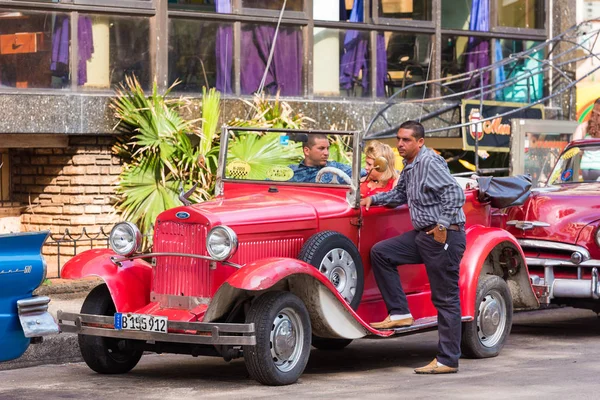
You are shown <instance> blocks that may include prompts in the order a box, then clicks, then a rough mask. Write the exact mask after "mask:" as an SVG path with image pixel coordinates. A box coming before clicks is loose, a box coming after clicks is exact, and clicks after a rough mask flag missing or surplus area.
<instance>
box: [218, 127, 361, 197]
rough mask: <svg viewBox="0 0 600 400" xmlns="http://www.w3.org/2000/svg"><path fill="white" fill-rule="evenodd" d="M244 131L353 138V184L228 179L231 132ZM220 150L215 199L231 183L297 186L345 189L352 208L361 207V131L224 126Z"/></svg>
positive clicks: (222, 193) (221, 194)
mask: <svg viewBox="0 0 600 400" xmlns="http://www.w3.org/2000/svg"><path fill="white" fill-rule="evenodd" d="M235 131H243V132H257V133H259V132H261V133H268V132H277V133H296V134H298V133H306V134H323V135H342V136H352V165H351V168H352V184H351V185H347V184H344V183H342V184H331V183H315V182H286V181H273V182H270V181H259V180H244V181H241V180H236V179H229V178H226V170H225V164H226V159H227V151H228V148H229V139H230V132H235ZM220 144H221V145H220V149H219V159H218V166H217V179H216V184H215V197H221V196H223V195H224V193H225V192H224V184H225V182H229V183H242V184H249V183H250V184H257V185H269V186H274V185H276V186H296V187H322V188H336V189H345V190H347V193H346V200H347V201H348V204H349V205H350V206H351V207H352V208H359V207H360V190H359V188H360V171H361V165H360V162H361V134H360V132H359V131H331V130H319V129H280V128H249V127H235V126H227V125H223V126H222V127H221V141H220Z"/></svg>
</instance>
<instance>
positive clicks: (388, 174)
mask: <svg viewBox="0 0 600 400" xmlns="http://www.w3.org/2000/svg"><path fill="white" fill-rule="evenodd" d="M365 157H366V160H365V162H366V165H365V170H366V171H367V176H366V177H365V178H363V180H362V181H361V183H360V195H361V197H362V198H365V197H368V196H371V195H374V194H376V193H381V192H387V191H389V190H392V188H393V187H394V186H395V185H396V183H397V182H398V178H399V176H400V175H399V174H398V171H396V168H395V164H396V159H395V157H394V151H393V150H392V148H391V147H390V146H388V145H387V144H385V143H381V142H378V141H376V140H374V141H371V142H369V144H368V146H367V148H366V149H365ZM378 157H383V158H385V159H386V161H387V163H388V168H387V169H386V170H385V171H378V170H377V169H375V168H374V166H375V160H376V159H377V158H378Z"/></svg>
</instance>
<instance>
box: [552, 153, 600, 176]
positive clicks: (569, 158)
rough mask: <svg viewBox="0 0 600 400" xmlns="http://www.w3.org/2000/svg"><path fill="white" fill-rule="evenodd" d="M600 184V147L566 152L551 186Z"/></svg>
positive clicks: (555, 170) (561, 157)
mask: <svg viewBox="0 0 600 400" xmlns="http://www.w3.org/2000/svg"><path fill="white" fill-rule="evenodd" d="M583 182H600V145H598V144H596V145H588V146H577V147H571V148H568V149H567V150H565V151H564V152H563V153H562V154H561V156H560V158H559V160H558V162H557V163H556V166H555V167H554V170H553V171H552V174H551V175H550V180H549V184H550V185H560V184H568V183H583Z"/></svg>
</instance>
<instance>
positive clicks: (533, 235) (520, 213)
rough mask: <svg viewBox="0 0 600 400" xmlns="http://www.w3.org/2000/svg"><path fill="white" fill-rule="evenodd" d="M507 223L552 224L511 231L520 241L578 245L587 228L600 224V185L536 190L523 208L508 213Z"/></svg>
mask: <svg viewBox="0 0 600 400" xmlns="http://www.w3.org/2000/svg"><path fill="white" fill-rule="evenodd" d="M508 220H509V221H510V220H513V221H522V222H525V221H527V222H536V221H537V222H541V223H546V224H549V226H536V227H533V229H525V230H524V229H519V228H517V227H515V226H511V227H509V228H508V229H509V231H510V232H511V233H513V234H514V235H515V236H516V237H518V238H529V239H542V240H552V241H559V242H563V243H572V244H575V242H576V241H577V238H578V236H579V233H580V232H581V230H582V229H583V228H584V227H585V226H586V225H589V224H591V223H593V222H595V221H598V220H600V183H581V184H571V185H561V186H551V187H548V188H541V189H535V190H533V191H532V194H531V196H530V197H529V199H528V200H527V201H526V202H525V204H524V205H523V206H521V207H515V208H513V209H512V210H510V211H509V215H508Z"/></svg>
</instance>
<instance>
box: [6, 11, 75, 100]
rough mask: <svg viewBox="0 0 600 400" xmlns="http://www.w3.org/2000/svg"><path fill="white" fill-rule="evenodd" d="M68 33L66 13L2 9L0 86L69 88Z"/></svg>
mask: <svg viewBox="0 0 600 400" xmlns="http://www.w3.org/2000/svg"><path fill="white" fill-rule="evenodd" d="M69 31H70V20H69V15H68V14H66V13H53V12H31V11H23V10H7V9H5V10H2V11H1V12H0V87H12V88H57V89H60V88H65V87H68V86H69V84H70V79H69V76H70V73H69V60H70V58H69V57H70V49H71V35H70V32H69Z"/></svg>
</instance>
